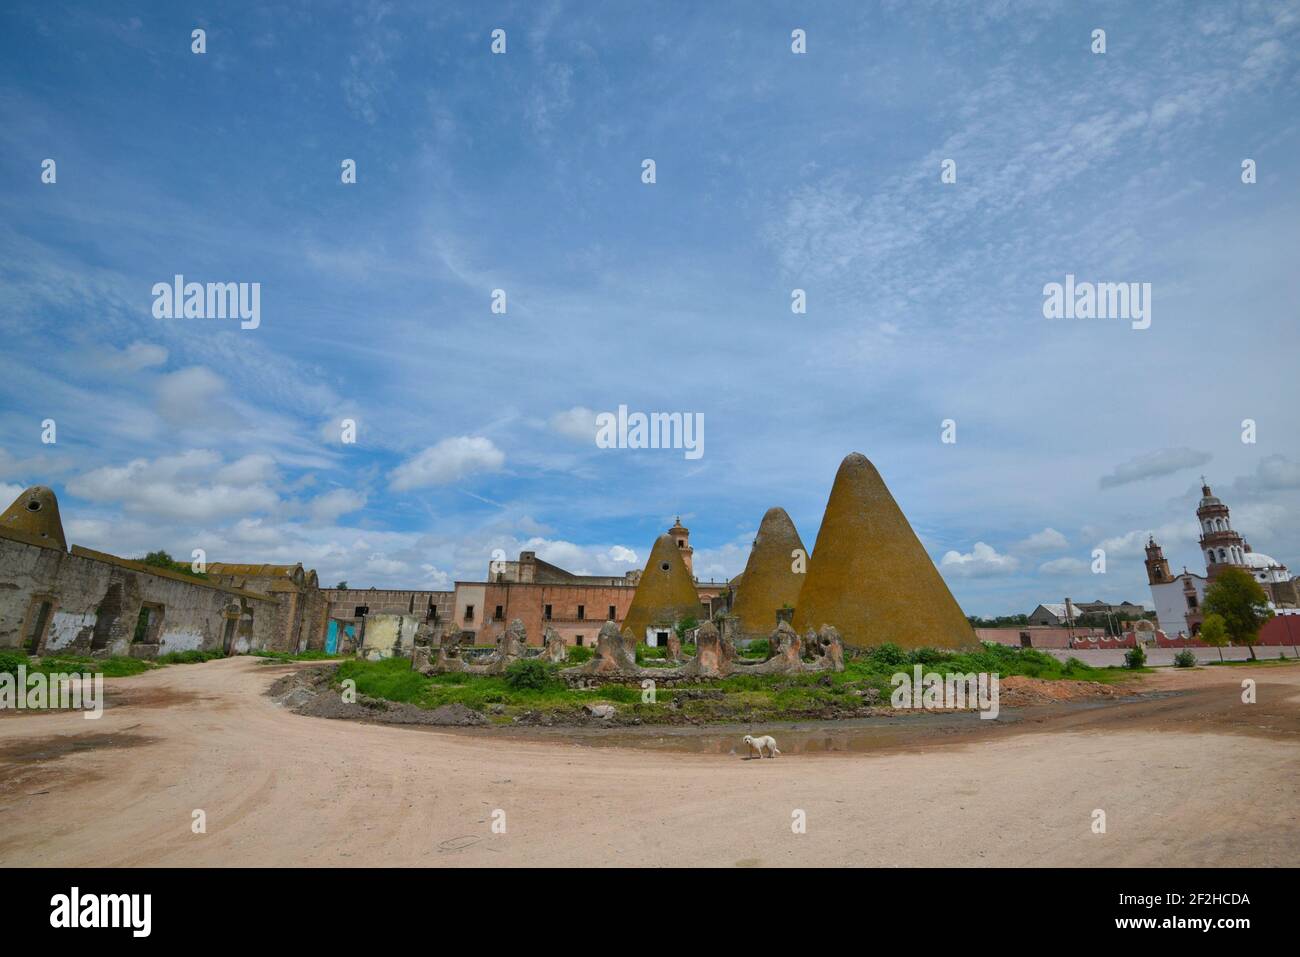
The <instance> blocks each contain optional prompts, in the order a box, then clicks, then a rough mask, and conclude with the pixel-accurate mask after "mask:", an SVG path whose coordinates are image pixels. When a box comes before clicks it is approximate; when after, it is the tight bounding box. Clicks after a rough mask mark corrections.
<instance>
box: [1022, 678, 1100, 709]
mask: <svg viewBox="0 0 1300 957" xmlns="http://www.w3.org/2000/svg"><path fill="white" fill-rule="evenodd" d="M1121 694H1122V693H1121V692H1119V691H1117V690H1116V689H1115V688H1113V687H1111V686H1110V685H1104V684H1101V683H1100V682H1098V681H1068V680H1065V679H1060V680H1057V681H1045V680H1044V679H1042V678H1028V677H1026V676H1024V675H1011V676H1009V677H1006V678H1003V679H1002V680H1001V681H1000V682H998V698H999V701H1000V703H1001V706H1002V707H1004V708H1020V707H1024V706H1025V705H1031V704H1050V703H1052V702H1054V701H1084V700H1087V699H1090V698H1116V697H1121Z"/></svg>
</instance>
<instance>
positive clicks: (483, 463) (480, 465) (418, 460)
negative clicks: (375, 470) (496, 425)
mask: <svg viewBox="0 0 1300 957" xmlns="http://www.w3.org/2000/svg"><path fill="white" fill-rule="evenodd" d="M505 461H506V457H505V453H504V452H502V451H501V450H500V449H498V448H497V447H496V446H495V445H493V444H492V440H491V439H485V438H483V437H482V436H468V435H462V436H458V437H456V438H453V439H443V440H442V441H441V442H439V443H438V444H437V445H434V446H431V447H429V448H427V449H425V450H424V451H423V452H421V453H420V454H419V455H416V456H415V457H413V458H410V459H407V460H406V461H405V462H403V463H402V464H401V465H399V466H398V467H397V468H395V469H393V471H392V472H390V473H389V476H388V477H389V484H390V485H391V487H392V489H393V491H395V492H405V491H409V490H410V489H414V488H425V487H427V486H430V485H447V484H448V483H451V482H456V481H459V480H460V479H462V478H465V477H467V476H470V475H473V474H475V473H478V472H496V471H498V470H499V469H500V468H501V466H502V465H504V464H505Z"/></svg>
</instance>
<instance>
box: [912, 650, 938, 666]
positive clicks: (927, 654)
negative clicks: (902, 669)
mask: <svg viewBox="0 0 1300 957" xmlns="http://www.w3.org/2000/svg"><path fill="white" fill-rule="evenodd" d="M947 657H948V655H946V654H944V653H943V652H942V651H937V650H936V649H934V648H917V649H916V650H914V651H911V652H908V654H907V663H908V664H910V665H934V664H938V663H939V662H941V661H943V660H944V659H945V658H947Z"/></svg>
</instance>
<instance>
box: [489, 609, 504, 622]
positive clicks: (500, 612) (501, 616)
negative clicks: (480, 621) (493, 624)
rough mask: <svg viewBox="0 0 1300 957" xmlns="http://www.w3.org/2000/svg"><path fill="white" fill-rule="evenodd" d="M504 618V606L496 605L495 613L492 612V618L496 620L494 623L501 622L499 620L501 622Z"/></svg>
mask: <svg viewBox="0 0 1300 957" xmlns="http://www.w3.org/2000/svg"><path fill="white" fill-rule="evenodd" d="M505 617H506V609H505V606H504V605H497V608H496V611H494V612H493V613H492V618H493V619H494V620H496V621H501V620H503V619H504V618H505Z"/></svg>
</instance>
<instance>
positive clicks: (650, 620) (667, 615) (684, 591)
mask: <svg viewBox="0 0 1300 957" xmlns="http://www.w3.org/2000/svg"><path fill="white" fill-rule="evenodd" d="M699 616H700V596H699V593H698V592H697V591H696V590H695V583H694V582H693V581H692V580H691V573H690V572H689V571H687V570H686V563H685V562H684V561H682V556H681V555H680V554H678V551H677V544H676V543H675V542H674V541H673V537H672V536H671V535H660V536H659V537H658V538H657V539H655V544H654V548H652V549H650V558H649V560H648V561H647V562H646V563H645V570H644V571H643V572H641V580H640V582H638V583H637V586H636V595H635V596H633V598H632V607H630V608H629V609H628V610H627V617H626V618H625V619H623V630H624V631H631V632H632V635H633V636H634V637H635V638H636V640H637V641H638V642H640V641H645V633H646V629H647V628H649V627H650V626H651V625H664V626H666V627H668V626H671V625H673V624H675V623H676V622H679V621H682V620H683V619H686V618H699Z"/></svg>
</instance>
